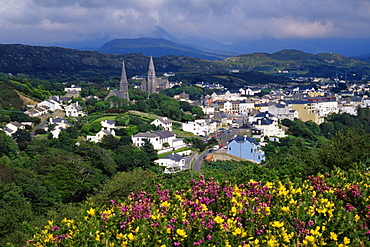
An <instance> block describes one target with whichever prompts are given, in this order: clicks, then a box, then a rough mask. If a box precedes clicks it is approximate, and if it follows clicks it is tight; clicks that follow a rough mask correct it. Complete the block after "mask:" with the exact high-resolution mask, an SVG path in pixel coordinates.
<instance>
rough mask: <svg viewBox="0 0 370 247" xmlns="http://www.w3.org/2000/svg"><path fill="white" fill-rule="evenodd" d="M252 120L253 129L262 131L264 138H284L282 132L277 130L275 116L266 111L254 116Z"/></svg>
mask: <svg viewBox="0 0 370 247" xmlns="http://www.w3.org/2000/svg"><path fill="white" fill-rule="evenodd" d="M253 119H254V122H252V125H253V127H254V128H257V129H262V130H263V134H264V136H277V137H285V136H286V135H285V132H284V130H282V129H280V128H279V125H278V120H277V118H276V116H275V115H273V114H271V113H269V112H267V111H266V112H262V113H259V114H257V115H255V116H254V118H253Z"/></svg>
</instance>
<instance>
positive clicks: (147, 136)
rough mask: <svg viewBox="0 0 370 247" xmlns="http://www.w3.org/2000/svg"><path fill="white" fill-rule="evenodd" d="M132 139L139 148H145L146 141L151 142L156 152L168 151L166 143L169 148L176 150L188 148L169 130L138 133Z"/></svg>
mask: <svg viewBox="0 0 370 247" xmlns="http://www.w3.org/2000/svg"><path fill="white" fill-rule="evenodd" d="M131 139H132V142H133V144H134V145H135V146H137V147H141V146H143V145H144V143H145V140H149V142H150V143H151V144H152V145H153V148H154V149H155V150H161V149H166V148H167V147H166V145H163V144H165V143H167V144H168V146H169V147H168V148H170V149H174V150H176V149H179V148H182V147H185V146H186V144H185V143H184V141H183V139H181V138H176V136H175V135H174V134H173V133H172V132H170V131H167V130H165V131H159V132H155V133H150V132H147V133H137V134H136V135H134V136H132V137H131Z"/></svg>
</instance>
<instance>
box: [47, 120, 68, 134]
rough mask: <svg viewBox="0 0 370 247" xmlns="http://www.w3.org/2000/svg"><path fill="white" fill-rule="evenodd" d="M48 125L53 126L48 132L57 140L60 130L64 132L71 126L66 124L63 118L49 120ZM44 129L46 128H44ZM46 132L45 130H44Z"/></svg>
mask: <svg viewBox="0 0 370 247" xmlns="http://www.w3.org/2000/svg"><path fill="white" fill-rule="evenodd" d="M49 125H51V126H53V127H52V129H51V130H50V133H51V134H53V138H58V137H59V134H60V132H61V131H62V130H65V129H67V128H69V127H71V126H72V124H70V123H68V121H67V120H66V119H64V118H60V117H56V118H54V119H53V118H49ZM45 128H48V127H46V126H45ZM45 130H46V131H47V129H45Z"/></svg>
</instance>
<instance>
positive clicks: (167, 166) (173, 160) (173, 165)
mask: <svg viewBox="0 0 370 247" xmlns="http://www.w3.org/2000/svg"><path fill="white" fill-rule="evenodd" d="M154 162H155V163H157V164H158V165H159V166H163V167H164V169H163V173H176V172H180V171H182V170H184V166H185V158H184V157H182V156H181V155H179V154H177V153H172V154H169V155H167V156H165V157H163V158H161V159H157V160H155V161H154Z"/></svg>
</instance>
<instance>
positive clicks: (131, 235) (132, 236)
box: [127, 232, 134, 240]
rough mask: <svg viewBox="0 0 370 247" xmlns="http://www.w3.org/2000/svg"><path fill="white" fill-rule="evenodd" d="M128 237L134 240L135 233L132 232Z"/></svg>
mask: <svg viewBox="0 0 370 247" xmlns="http://www.w3.org/2000/svg"><path fill="white" fill-rule="evenodd" d="M127 237H128V239H130V240H134V234H132V233H131V232H130V233H129V234H128V235H127Z"/></svg>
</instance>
